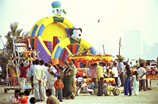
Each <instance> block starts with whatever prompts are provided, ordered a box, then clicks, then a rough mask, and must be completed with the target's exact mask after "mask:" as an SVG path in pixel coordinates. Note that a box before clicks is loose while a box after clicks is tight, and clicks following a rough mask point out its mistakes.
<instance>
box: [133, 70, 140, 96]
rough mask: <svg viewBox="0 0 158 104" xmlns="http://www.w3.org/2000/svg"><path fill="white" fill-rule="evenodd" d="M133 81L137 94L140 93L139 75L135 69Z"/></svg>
mask: <svg viewBox="0 0 158 104" xmlns="http://www.w3.org/2000/svg"><path fill="white" fill-rule="evenodd" d="M133 82H134V85H133V91H134V94H135V95H136V96H137V95H139V77H138V72H137V71H134V75H133Z"/></svg>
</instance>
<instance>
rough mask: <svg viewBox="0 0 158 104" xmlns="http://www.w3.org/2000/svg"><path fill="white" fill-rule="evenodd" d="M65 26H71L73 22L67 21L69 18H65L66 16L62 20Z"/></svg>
mask: <svg viewBox="0 0 158 104" xmlns="http://www.w3.org/2000/svg"><path fill="white" fill-rule="evenodd" d="M63 23H64V24H65V25H66V26H67V27H69V28H73V26H74V25H73V24H72V23H71V22H70V21H69V20H67V19H66V18H64V22H63Z"/></svg>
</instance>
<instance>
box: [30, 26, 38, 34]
mask: <svg viewBox="0 0 158 104" xmlns="http://www.w3.org/2000/svg"><path fill="white" fill-rule="evenodd" d="M37 28H38V25H35V27H34V28H33V31H32V34H31V36H35V34H36V30H37Z"/></svg>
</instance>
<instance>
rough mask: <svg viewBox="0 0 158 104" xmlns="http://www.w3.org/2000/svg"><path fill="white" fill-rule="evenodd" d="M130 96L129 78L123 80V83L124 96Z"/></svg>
mask: <svg viewBox="0 0 158 104" xmlns="http://www.w3.org/2000/svg"><path fill="white" fill-rule="evenodd" d="M128 93H129V95H130V96H131V95H132V89H131V81H130V77H128V78H126V79H125V83H124V95H128Z"/></svg>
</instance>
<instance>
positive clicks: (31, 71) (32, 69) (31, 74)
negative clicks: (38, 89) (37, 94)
mask: <svg viewBox="0 0 158 104" xmlns="http://www.w3.org/2000/svg"><path fill="white" fill-rule="evenodd" d="M34 67H35V61H32V65H31V67H30V70H29V72H28V77H30V82H31V90H32V94H33V93H34V84H33V76H34V69H35V68H34Z"/></svg>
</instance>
